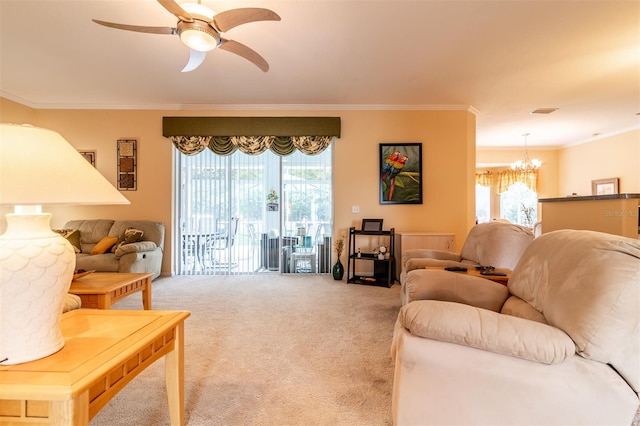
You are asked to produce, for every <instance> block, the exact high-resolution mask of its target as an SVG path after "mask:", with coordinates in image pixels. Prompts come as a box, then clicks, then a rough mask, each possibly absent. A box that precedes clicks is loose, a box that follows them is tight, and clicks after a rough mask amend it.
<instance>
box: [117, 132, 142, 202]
mask: <svg viewBox="0 0 640 426" xmlns="http://www.w3.org/2000/svg"><path fill="white" fill-rule="evenodd" d="M137 173H138V149H137V141H136V140H135V139H118V189H119V190H120V191H136V190H137V189H138V175H137Z"/></svg>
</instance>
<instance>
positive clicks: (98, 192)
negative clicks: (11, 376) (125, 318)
mask: <svg viewBox="0 0 640 426" xmlns="http://www.w3.org/2000/svg"><path fill="white" fill-rule="evenodd" d="M47 204H53V205H65V204H67V205H75V204H129V201H128V200H127V199H126V198H125V197H124V196H123V195H122V194H120V192H118V191H117V190H116V189H115V188H114V187H113V185H111V183H109V181H108V180H107V179H105V177H104V176H102V175H101V174H100V172H98V171H97V170H96V169H95V168H94V167H93V166H92V165H91V164H89V162H88V161H87V160H85V159H84V157H82V155H80V153H79V152H78V151H77V150H76V149H75V148H74V147H73V146H71V145H70V144H69V143H68V142H67V141H66V140H65V139H64V138H63V137H62V136H61V135H60V134H58V133H56V132H53V131H51V130H47V129H42V128H38V127H33V126H29V125H15V124H0V205H3V206H4V205H12V206H14V213H8V214H7V215H6V220H7V229H6V232H5V233H4V234H2V235H0V366H3V365H12V364H19V363H23V362H28V361H33V360H36V359H40V358H44V357H46V356H48V355H51V354H52V353H55V352H57V351H59V350H60V349H61V348H62V347H63V346H64V339H63V338H62V332H61V330H60V322H61V319H62V309H63V306H64V300H65V297H66V295H67V292H68V291H69V287H70V285H71V280H72V278H73V272H74V270H75V263H76V257H75V253H74V250H73V247H72V246H71V244H70V243H69V242H68V241H67V240H66V239H65V238H63V237H61V236H60V235H59V234H57V233H56V232H53V231H52V230H51V228H50V221H51V214H50V213H42V209H41V205H47Z"/></svg>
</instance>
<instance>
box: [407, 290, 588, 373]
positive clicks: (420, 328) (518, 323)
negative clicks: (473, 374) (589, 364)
mask: <svg viewBox="0 0 640 426" xmlns="http://www.w3.org/2000/svg"><path fill="white" fill-rule="evenodd" d="M398 321H399V322H400V325H401V326H403V327H404V328H406V329H407V330H408V331H409V332H410V333H411V334H413V335H415V336H420V337H425V338H428V339H433V340H438V341H441V342H449V343H456V344H459V345H464V346H469V347H472V348H476V349H480V350H485V351H490V352H494V353H499V354H503V355H508V356H513V357H516V358H521V359H526V360H529V361H534V362H539V363H543V364H559V363H562V362H563V361H565V360H566V359H567V358H569V357H571V356H572V355H573V354H575V351H576V348H575V344H574V342H573V340H571V338H570V337H569V336H568V335H567V334H566V333H565V332H564V331H562V330H560V329H559V328H556V327H552V326H550V325H546V324H541V323H539V322H535V321H529V320H526V319H523V318H517V317H512V316H509V315H503V314H500V313H497V312H492V311H489V310H486V309H480V308H476V307H473V306H469V305H463V304H459V303H452V302H442V301H436V300H420V301H416V302H412V303H409V304H408V305H405V306H403V307H402V308H401V310H400V313H399V314H398Z"/></svg>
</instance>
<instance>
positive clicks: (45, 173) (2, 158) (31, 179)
mask: <svg viewBox="0 0 640 426" xmlns="http://www.w3.org/2000/svg"><path fill="white" fill-rule="evenodd" d="M0 204H2V205H14V206H15V205H49V204H68V205H76V204H129V200H127V199H126V198H125V197H124V196H123V195H122V194H121V193H120V192H119V191H118V190H117V189H116V188H115V187H114V186H113V185H112V184H111V183H110V182H109V181H108V180H107V179H106V178H105V177H104V176H102V175H101V174H100V172H99V171H98V170H97V169H96V168H95V167H93V166H92V165H91V164H90V163H89V162H88V161H87V160H86V159H85V158H84V157H83V156H82V155H80V153H79V152H78V151H77V150H76V149H75V148H74V147H73V146H71V145H70V144H69V143H68V142H67V141H66V140H65V139H64V138H63V137H62V136H61V135H60V134H59V133H56V132H54V131H51V130H47V129H42V128H39V127H32V126H28V125H15V124H0Z"/></svg>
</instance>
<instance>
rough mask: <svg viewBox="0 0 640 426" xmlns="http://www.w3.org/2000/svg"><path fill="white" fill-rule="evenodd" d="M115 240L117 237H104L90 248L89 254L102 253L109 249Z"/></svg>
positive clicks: (116, 240)
mask: <svg viewBox="0 0 640 426" xmlns="http://www.w3.org/2000/svg"><path fill="white" fill-rule="evenodd" d="M116 242H118V237H104V238H103V239H101V240H100V242H99V243H98V244H96V245H95V246H93V248H92V249H91V254H103V253H104V252H106V251H107V250H109V249H110V248H111V247H112V246H113V245H114V244H115V243H116Z"/></svg>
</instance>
